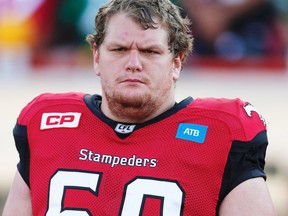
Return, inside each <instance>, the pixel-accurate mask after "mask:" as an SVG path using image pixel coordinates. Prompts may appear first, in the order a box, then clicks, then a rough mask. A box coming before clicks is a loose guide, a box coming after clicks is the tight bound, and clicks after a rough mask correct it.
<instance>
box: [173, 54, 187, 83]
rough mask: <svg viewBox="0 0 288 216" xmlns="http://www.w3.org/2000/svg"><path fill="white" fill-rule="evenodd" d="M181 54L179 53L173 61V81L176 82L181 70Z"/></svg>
mask: <svg viewBox="0 0 288 216" xmlns="http://www.w3.org/2000/svg"><path fill="white" fill-rule="evenodd" d="M183 57H184V55H183V52H179V53H178V54H177V55H176V56H175V57H174V59H173V80H174V81H177V80H178V79H179V77H180V72H181V70H182V60H183Z"/></svg>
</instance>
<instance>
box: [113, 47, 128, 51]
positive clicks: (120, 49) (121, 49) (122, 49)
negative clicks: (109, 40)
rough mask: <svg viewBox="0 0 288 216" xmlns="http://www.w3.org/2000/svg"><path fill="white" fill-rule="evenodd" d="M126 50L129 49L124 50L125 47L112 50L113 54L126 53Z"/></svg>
mask: <svg viewBox="0 0 288 216" xmlns="http://www.w3.org/2000/svg"><path fill="white" fill-rule="evenodd" d="M126 50H127V49H126V48H123V47H119V48H114V49H111V51H113V52H124V51H126Z"/></svg>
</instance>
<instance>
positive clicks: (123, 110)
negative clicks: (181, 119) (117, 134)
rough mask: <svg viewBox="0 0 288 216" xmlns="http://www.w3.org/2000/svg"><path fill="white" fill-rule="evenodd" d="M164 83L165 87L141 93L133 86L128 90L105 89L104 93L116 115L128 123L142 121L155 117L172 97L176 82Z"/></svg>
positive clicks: (111, 110)
mask: <svg viewBox="0 0 288 216" xmlns="http://www.w3.org/2000/svg"><path fill="white" fill-rule="evenodd" d="M162 85H163V86H165V87H164V88H163V87H162V88H161V87H159V88H157V89H154V90H150V91H147V92H141V93H137V92H135V91H137V90H133V88H132V89H130V90H128V91H127V92H125V91H119V90H117V88H116V89H113V90H112V91H111V89H109V90H108V89H107V91H105V89H103V90H104V91H103V93H104V95H105V98H106V100H107V103H108V108H109V110H110V112H111V113H112V114H113V115H114V117H116V118H117V119H118V120H122V121H123V122H127V123H128V122H130V123H132V122H133V123H141V122H144V121H146V120H149V119H151V117H152V118H153V117H155V113H156V115H157V113H159V109H163V108H161V107H162V106H163V104H164V103H165V102H166V101H167V100H169V99H168V98H171V91H173V88H174V83H172V82H171V81H164V83H162ZM120 90H121V89H120ZM131 92H132V94H131ZM129 93H130V94H129ZM164 108H165V107H164ZM169 108H170V107H169ZM163 111H166V110H163Z"/></svg>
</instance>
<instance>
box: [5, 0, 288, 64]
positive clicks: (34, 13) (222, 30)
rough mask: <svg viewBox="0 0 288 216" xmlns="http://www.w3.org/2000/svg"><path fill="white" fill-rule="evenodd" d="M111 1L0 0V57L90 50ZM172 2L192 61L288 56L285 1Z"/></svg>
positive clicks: (287, 6)
mask: <svg viewBox="0 0 288 216" xmlns="http://www.w3.org/2000/svg"><path fill="white" fill-rule="evenodd" d="M107 1H109V0H73V1H71V0H0V58H1V57H3V52H4V53H5V52H7V50H17V49H28V50H29V53H31V56H32V61H33V62H34V63H35V64H37V63H41V61H44V62H45V61H47V58H48V57H47V56H50V58H51V55H48V54H47V53H52V56H53V55H54V56H57V55H59V56H61V55H62V56H66V57H67V58H68V56H73V55H75V52H78V54H79V52H81V53H84V55H85V53H88V52H86V51H87V50H89V48H88V45H87V44H86V42H85V36H86V35H87V34H88V33H91V31H93V24H94V16H95V13H96V11H97V9H98V8H99V6H100V5H102V4H103V3H106V2H107ZM171 1H173V2H174V3H175V4H176V5H178V6H179V7H181V8H182V9H183V10H182V12H183V15H184V16H188V17H190V18H191V20H192V24H191V29H192V32H193V36H194V38H195V40H194V50H193V55H191V56H192V57H191V59H193V58H194V59H197V58H206V57H207V58H209V57H213V58H215V57H217V58H219V59H225V60H227V61H232V62H233V61H234V62H235V61H239V60H241V59H247V58H250V57H266V58H269V59H273V58H286V57H287V48H288V1H287V0H171ZM1 53H2V54H1ZM72 53H73V55H72ZM285 56H286V57H285ZM75 58H77V59H78V60H79V59H83V58H80V57H79V55H77V56H76V57H75ZM43 59H44V60H43ZM64 59H65V58H64ZM0 61H1V59H0Z"/></svg>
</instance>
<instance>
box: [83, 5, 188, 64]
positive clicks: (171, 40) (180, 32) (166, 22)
mask: <svg viewBox="0 0 288 216" xmlns="http://www.w3.org/2000/svg"><path fill="white" fill-rule="evenodd" d="M120 12H124V13H126V14H128V16H129V17H131V18H132V19H133V20H135V21H136V22H137V23H139V24H140V25H141V26H142V27H143V28H144V29H148V28H157V23H155V21H154V20H153V18H155V17H157V18H158V19H159V20H160V24H161V25H162V26H164V27H165V28H166V29H167V33H168V46H169V48H170V50H171V52H172V53H173V55H174V56H176V55H178V54H179V53H180V52H182V53H183V61H185V60H186V58H187V56H188V55H189V53H190V52H191V50H192V42H193V38H192V35H191V30H190V20H189V19H188V18H187V17H185V18H183V17H182V16H181V14H180V8H179V7H177V6H176V5H174V4H173V3H172V2H170V0H111V1H110V2H108V3H107V4H105V5H103V6H102V7H101V8H100V9H99V11H98V13H97V15H96V17H95V32H94V33H93V34H90V35H88V36H87V38H86V40H87V41H88V43H89V44H90V46H91V47H92V46H93V44H94V43H95V44H96V45H97V47H99V46H100V45H101V44H102V42H103V41H104V38H105V34H106V30H107V29H106V28H107V23H108V21H109V19H110V18H111V17H112V16H113V15H115V14H117V13H120Z"/></svg>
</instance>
